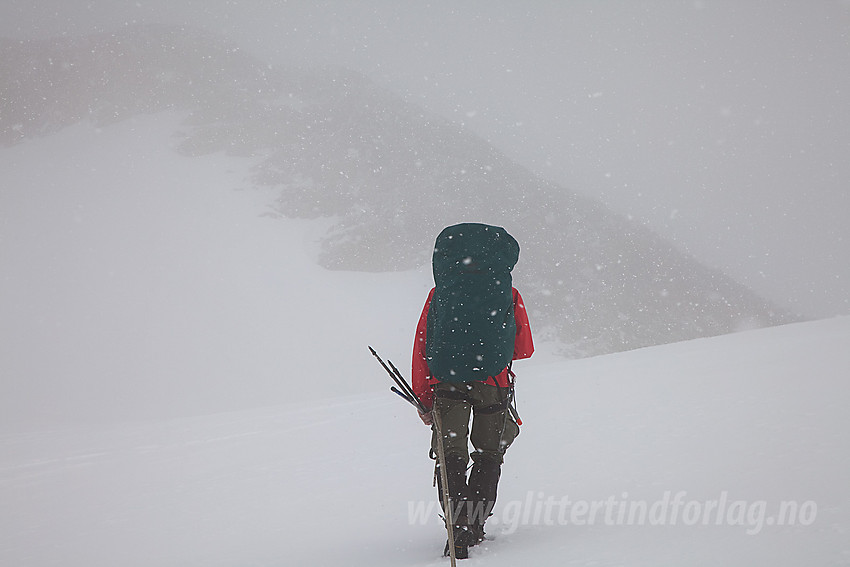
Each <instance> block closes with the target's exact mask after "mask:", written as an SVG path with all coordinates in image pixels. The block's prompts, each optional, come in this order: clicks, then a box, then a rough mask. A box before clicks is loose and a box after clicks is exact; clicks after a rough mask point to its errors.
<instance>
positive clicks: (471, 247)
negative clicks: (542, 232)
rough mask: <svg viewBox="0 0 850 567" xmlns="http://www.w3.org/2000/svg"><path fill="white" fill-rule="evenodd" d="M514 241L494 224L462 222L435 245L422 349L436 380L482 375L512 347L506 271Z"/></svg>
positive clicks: (494, 370)
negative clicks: (432, 280)
mask: <svg viewBox="0 0 850 567" xmlns="http://www.w3.org/2000/svg"><path fill="white" fill-rule="evenodd" d="M517 260H519V244H518V243H517V241H516V240H515V239H514V238H513V237H512V236H511V235H510V234H508V232H507V231H506V230H505V229H504V228H502V227H499V226H490V225H486V224H478V223H464V224H457V225H454V226H450V227H447V228H445V229H443V231H442V232H441V233H440V235H439V236H438V237H437V241H436V243H435V245H434V256H433V260H432V264H433V270H434V284H435V288H434V295H433V296H432V298H431V304H430V306H429V308H428V329H427V332H428V334H427V338H426V342H425V354H426V357H427V361H428V368H429V370H430V371H431V375H432V376H434V377H435V378H436V379H437V380H439V381H441V382H454V383H462V382H472V381H475V380H482V381H483V380H486V379H487V378H488V377H489V376H495V375H497V374H499V373H500V372H501V371H502V370H504V369H505V368H506V367H507V366H508V364H509V363H510V361H511V359H512V358H513V352H514V338H515V335H516V322H515V320H514V304H513V284H512V280H511V270H513V268H514V266H515V265H516V263H517Z"/></svg>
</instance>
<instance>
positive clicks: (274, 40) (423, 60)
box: [0, 0, 850, 317]
mask: <svg viewBox="0 0 850 567" xmlns="http://www.w3.org/2000/svg"><path fill="white" fill-rule="evenodd" d="M138 22H162V23H185V24H190V25H193V26H199V27H203V28H206V29H209V30H213V31H216V32H219V33H224V34H226V35H227V36H229V37H230V38H231V39H232V40H234V41H236V42H237V43H238V44H239V45H240V46H242V47H243V49H245V50H247V51H249V52H251V53H253V54H256V55H257V56H259V57H261V58H263V59H264V60H267V61H270V62H276V63H293V62H294V63H300V64H307V65H316V64H327V63H333V64H340V65H343V66H346V67H349V68H351V69H354V70H357V71H359V72H362V73H364V74H365V75H367V76H368V77H370V78H371V79H372V80H374V81H376V82H378V83H380V84H383V85H385V86H386V87H388V88H390V89H392V90H393V91H395V92H397V93H399V94H401V95H403V96H404V97H405V98H406V99H407V100H409V101H412V102H416V103H417V104H420V105H422V106H424V107H425V108H426V109H428V110H431V111H434V112H438V113H441V114H442V115H444V116H446V117H448V118H450V119H453V120H456V121H458V122H461V123H463V124H464V125H465V126H467V127H469V128H471V129H472V130H473V131H475V132H478V133H479V134H481V135H482V136H484V137H485V138H486V139H487V140H489V141H490V142H491V143H493V144H494V145H495V146H496V147H498V148H499V149H501V150H502V151H504V152H506V153H507V154H508V155H509V156H511V157H512V158H514V159H516V160H517V161H519V162H520V163H521V164H523V165H525V166H527V167H529V168H530V169H531V170H532V171H534V172H535V173H536V174H538V175H540V176H542V177H544V178H546V179H550V180H553V181H555V182H558V183H561V184H563V185H565V186H568V187H570V188H571V189H573V190H576V191H579V192H582V193H585V194H587V195H590V196H592V197H595V198H598V199H600V200H601V201H602V202H603V203H605V204H607V205H608V206H610V207H611V208H612V209H614V210H615V211H618V212H620V213H623V214H625V215H628V216H631V217H633V218H635V219H637V220H638V221H639V222H642V223H646V224H647V225H648V226H650V227H651V228H652V229H653V230H655V231H657V232H659V233H661V234H662V235H664V236H666V237H668V238H670V239H671V240H672V241H673V242H675V244H676V245H677V246H678V247H679V248H680V249H682V250H684V251H686V252H689V253H692V254H694V255H695V256H696V257H697V258H698V259H700V260H701V261H703V262H704V263H706V264H708V265H710V266H713V267H715V268H719V269H722V270H723V271H725V272H726V273H728V274H730V275H732V276H733V277H735V278H736V279H738V280H739V281H741V282H742V283H744V284H746V285H748V286H750V287H752V288H753V289H755V290H757V291H759V292H760V293H762V294H764V295H766V296H767V297H769V298H771V299H773V300H774V301H777V302H779V303H780V304H782V305H783V306H785V307H787V308H790V309H792V310H795V311H797V312H799V313H802V314H805V315H807V316H815V317H820V316H829V315H833V314H839V313H848V312H850V303H848V302H849V301H850V284H848V281H850V268H848V267H847V266H848V265H850V262H847V261H846V259H847V249H848V237H850V228H848V224H847V223H846V221H845V216H846V214H847V212H848V211H850V196H848V191H847V179H848V173H850V160H848V159H847V158H846V156H847V155H848V153H850V110H848V103H847V90H848V88H847V87H848V82H850V35H848V32H847V29H848V24H850V2H847V1H846V0H820V1H815V2H811V1H805V2H804V1H797V2H753V1H750V2H711V1H691V0H688V1H682V2H634V1H619V2H604V3H601V2H570V3H564V2H534V3H529V2H526V3H522V4H519V3H506V2H467V3H462V4H461V3H454V2H439V1H438V2H429V3H420V2H391V1H385V2H380V1H369V2H357V3H345V2H313V1H311V2H285V3H279V2H268V1H263V2H250V3H243V2H230V1H227V2H218V3H215V4H211V3H208V2H200V1H198V2H191V1H189V2H181V3H179V4H175V3H169V2H160V1H147V2H112V1H109V2H107V1H87V2H73V1H72V2H41V3H39V4H38V5H37V6H36V5H31V4H30V3H24V2H19V1H13V2H6V3H4V5H3V7H2V8H0V35H3V36H5V37H21V38H23V37H46V36H51V35H57V34H83V33H87V32H91V31H108V30H110V29H115V28H117V27H120V26H122V25H124V24H128V23H138Z"/></svg>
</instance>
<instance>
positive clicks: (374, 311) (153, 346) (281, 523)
mask: <svg viewBox="0 0 850 567" xmlns="http://www.w3.org/2000/svg"><path fill="white" fill-rule="evenodd" d="M173 119H174V117H172V116H167V115H166V116H160V117H146V118H138V119H132V120H128V121H125V122H122V123H120V124H117V125H114V126H111V127H109V128H106V129H103V130H95V129H94V128H92V127H90V126H87V125H78V126H75V127H72V128H69V129H66V130H63V131H62V132H60V133H58V134H55V135H52V136H50V137H47V138H43V139H39V140H34V141H28V142H25V143H23V144H20V145H18V146H14V147H11V148H7V149H3V150H2V151H0V170H2V172H3V186H2V189H1V190H0V258H1V259H2V266H3V273H2V277H0V380H1V381H0V387H2V395H0V398H2V399H0V410H2V416H0V503H2V508H0V565H4V566H6V565H8V566H10V567H13V566H14V567H47V566H52V565H61V566H63V567H68V566H80V567H115V566H120V567H136V566H138V567H171V566H173V567H178V566H179V567H186V566H192V565H198V566H201V565H203V566H204V567H218V566H220V567H243V566H245V567H247V566H275V567H276V566H281V567H282V566H289V565H309V566H326V565H327V566H335V565H347V566H352V565H353V566H361V565H362V566H400V565H402V566H426V565H447V564H448V560H447V559H445V558H442V557H441V553H442V549H443V544H444V538H445V533H444V530H443V528H442V527H441V525H440V521H439V519H438V517H437V514H436V507H435V506H436V493H435V489H434V488H432V486H431V481H432V473H433V463H432V461H430V460H429V459H428V455H427V454H428V440H429V431H428V429H427V428H425V427H424V426H423V425H422V424H421V423H420V422H419V420H418V419H417V417H416V415H415V413H414V411H413V410H412V409H411V408H410V406H408V405H407V404H405V403H404V402H403V401H401V400H399V399H398V397H397V396H395V395H394V394H392V393H391V392H390V391H389V386H390V385H391V384H390V382H389V379H388V378H387V377H386V376H385V375H384V373H383V370H382V369H381V368H380V366H378V365H377V364H376V363H375V361H374V359H373V358H372V357H371V355H370V354H369V352H368V350H367V348H366V347H367V345H369V344H371V345H372V346H374V347H375V348H376V349H377V350H378V351H379V352H380V353H381V354H382V355H383V356H384V357H385V358H390V359H392V360H393V361H394V362H395V363H396V364H397V365H398V366H399V367H400V368H401V369H402V370H403V371H404V370H406V369H407V367H408V360H409V357H410V346H411V341H412V336H413V330H414V327H415V324H416V320H417V317H418V314H419V311H420V309H421V306H422V301H424V299H425V294H426V293H427V290H428V288H429V287H430V275H429V272H428V268H427V266H425V267H423V268H422V269H421V270H417V271H412V272H404V273H396V274H359V273H344V272H328V271H325V270H323V269H321V268H319V267H317V266H316V265H315V264H314V263H313V262H312V260H311V258H312V254H313V252H314V250H313V246H314V245H313V235H315V234H316V233H317V230H318V229H317V226H319V225H321V224H322V222H323V221H292V220H282V219H279V218H275V217H274V216H269V215H268V214H267V213H268V212H269V211H270V209H268V208H267V206H266V205H267V204H268V203H269V202H270V201H271V200H272V199H273V198H274V195H273V194H270V193H268V192H263V191H256V190H253V189H245V188H244V179H245V177H246V175H247V169H246V167H248V166H249V165H250V164H248V166H246V165H245V161H246V160H244V159H242V160H240V159H236V158H227V157H223V156H220V155H216V156H208V157H203V158H192V159H189V158H185V157H180V156H178V155H176V154H174V153H173V152H171V150H170V148H169V145H168V143H163V139H166V140H167V135H168V132H170V130H169V127H170V126H169V125H170V124H172V123H173ZM46 156H49V159H46ZM236 189H241V190H236ZM521 269H522V258H520V264H519V265H518V266H517V270H521ZM531 323H532V328H533V326H534V321H532V322H531ZM848 344H850V318H846V317H845V318H835V319H829V320H823V321H815V322H810V323H801V324H794V325H787V326H783V327H774V328H770V329H763V330H755V331H747V332H742V333H737V334H732V335H725V336H721V337H715V338H711V339H701V340H694V341H688V342H682V343H677V344H670V345H665V346H660V347H653V348H646V349H642V350H636V351H631V352H625V353H619V354H614V355H608V356H602V357H597V358H589V359H582V360H574V361H570V360H564V359H560V358H558V357H557V356H555V355H554V354H553V351H554V346H553V345H547V344H540V345H539V348H540V350H539V353H538V354H536V355H535V356H534V357H533V358H532V359H531V360H528V361H521V362H519V363H517V365H516V368H515V369H516V371H517V373H518V393H517V397H518V406H519V411H520V413H521V415H522V417H523V420H524V425H523V428H522V433H521V435H520V437H519V438H518V439H517V441H516V443H515V444H514V446H513V447H512V448H511V450H510V451H509V453H508V456H507V460H506V463H505V466H504V468H503V476H502V482H501V485H500V495H499V502H498V504H497V507H496V510H495V515H494V517H493V518H492V519H491V522H490V525H489V526H488V529H487V531H488V536H489V537H490V538H491V539H490V540H488V541H486V542H484V543H483V544H482V545H481V546H479V547H477V548H473V549H472V550H471V557H470V559H469V560H467V561H465V562H463V563H462V564H465V565H488V566H489V567H499V566H505V567H508V566H510V567H516V566H517V565H530V566H538V565H559V566H560V565H583V566H604V565H623V566H638V565H646V566H659V565H670V566H673V565H675V566H696V565H711V566H724V567H726V566H753V565H771V566H783V565H787V566H800V565H848V564H850V543H848V542H850V537H848V532H850V488H848V483H847V478H850V454H848V452H847V447H848V441H850V428H848V423H849V422H850V417H848V413H847V408H848V407H850V395H848V392H850V389H848V387H847V383H846V380H847V377H848V376H850V351H848V348H847V345H848Z"/></svg>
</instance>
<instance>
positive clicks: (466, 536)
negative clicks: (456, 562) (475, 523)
mask: <svg viewBox="0 0 850 567" xmlns="http://www.w3.org/2000/svg"><path fill="white" fill-rule="evenodd" d="M454 538H455V559H468V558H469V548H470V547H472V546H473V545H475V544H477V543H478V542H477V541H475V535H474V534H473V532H472V530H470V529H469V527H468V526H455V527H454ZM443 555H445V556H446V557H449V555H451V554H450V553H449V542H448V540H447V541H446V548H445V549H444V550H443Z"/></svg>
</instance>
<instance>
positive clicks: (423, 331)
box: [411, 288, 434, 409]
mask: <svg viewBox="0 0 850 567" xmlns="http://www.w3.org/2000/svg"><path fill="white" fill-rule="evenodd" d="M433 295H434V289H433V288H432V289H431V292H430V293H429V294H428V299H427V300H426V301H425V306H424V307H423V308H422V315H420V316H419V324H417V325H416V337H415V339H414V341H413V366H412V372H411V381H412V386H413V393H414V394H416V397H417V398H419V401H420V402H422V405H423V406H425V407H426V408H428V409H430V408H431V406H433V404H434V388H433V386H432V385H431V384H430V383H429V381H428V378H429V377H430V374H431V371H430V370H428V361H427V360H426V358H425V337H426V335H427V333H428V307H430V306H431V297H432V296H433Z"/></svg>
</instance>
